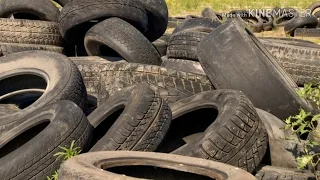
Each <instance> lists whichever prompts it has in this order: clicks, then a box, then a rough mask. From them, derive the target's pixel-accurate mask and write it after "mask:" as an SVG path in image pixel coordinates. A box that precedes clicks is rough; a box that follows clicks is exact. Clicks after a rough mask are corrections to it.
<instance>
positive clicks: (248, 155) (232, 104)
mask: <svg viewBox="0 0 320 180" xmlns="http://www.w3.org/2000/svg"><path fill="white" fill-rule="evenodd" d="M170 108H171V111H172V121H174V120H175V119H176V118H178V117H180V116H182V115H184V114H187V113H189V112H192V111H195V110H199V109H202V108H214V109H217V110H218V116H217V117H216V118H215V119H213V122H212V124H211V125H210V126H208V127H207V129H206V130H205V131H204V132H203V135H201V137H200V138H198V139H195V140H193V141H191V142H188V143H186V144H185V145H183V146H181V147H179V148H178V149H176V150H174V151H173V152H171V153H174V154H180V155H185V156H192V157H197V158H202V159H209V160H213V161H219V162H223V163H226V164H230V165H233V166H237V167H240V168H242V169H244V170H246V171H249V172H254V171H255V169H256V168H257V167H258V166H259V164H260V162H261V160H262V158H263V157H264V155H265V153H266V150H267V144H268V137H267V133H266V130H265V128H264V126H263V123H262V122H261V120H260V118H259V116H258V115H257V112H256V110H255V109H254V107H253V105H252V103H251V102H250V100H249V99H248V98H247V97H246V96H245V95H244V94H243V93H241V92H239V91H234V90H214V91H209V92H202V93H198V94H196V95H193V96H191V97H188V98H185V99H182V100H180V101H177V102H176V103H173V104H172V105H170ZM199 120H200V119H199ZM199 120H196V119H195V123H196V121H199ZM171 131H183V129H179V130H178V129H171ZM169 132H170V130H169ZM165 141H166V140H164V144H165ZM168 141H170V139H168Z"/></svg>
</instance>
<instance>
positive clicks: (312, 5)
mask: <svg viewBox="0 0 320 180" xmlns="http://www.w3.org/2000/svg"><path fill="white" fill-rule="evenodd" d="M317 8H320V2H319V1H316V2H313V3H312V4H311V5H310V6H309V7H308V8H307V9H309V10H310V12H311V14H313V13H314V10H316V9H317Z"/></svg>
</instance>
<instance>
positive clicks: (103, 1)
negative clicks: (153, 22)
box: [59, 0, 148, 43]
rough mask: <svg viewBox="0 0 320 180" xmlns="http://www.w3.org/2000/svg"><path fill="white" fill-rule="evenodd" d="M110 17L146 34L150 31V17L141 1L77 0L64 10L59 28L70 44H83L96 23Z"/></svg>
mask: <svg viewBox="0 0 320 180" xmlns="http://www.w3.org/2000/svg"><path fill="white" fill-rule="evenodd" d="M110 17H118V18H121V19H123V20H125V21H127V22H129V23H130V24H132V25H133V26H134V27H135V28H137V29H138V30H140V32H142V33H144V32H146V30H147V29H148V16H147V12H146V10H145V8H144V5H143V4H142V3H141V2H140V0H130V1H127V0H117V1H114V0H96V1H94V2H93V1H92V0H77V1H71V2H69V3H68V4H67V5H66V6H64V7H63V8H62V11H61V14H60V17H59V28H60V33H61V35H62V37H63V38H64V39H65V40H66V41H67V42H69V43H76V42H80V43H81V42H83V38H84V36H85V34H86V32H87V31H88V30H89V29H90V28H91V27H92V26H94V25H95V24H96V23H94V22H92V23H90V21H91V20H99V21H102V20H104V19H108V18H110Z"/></svg>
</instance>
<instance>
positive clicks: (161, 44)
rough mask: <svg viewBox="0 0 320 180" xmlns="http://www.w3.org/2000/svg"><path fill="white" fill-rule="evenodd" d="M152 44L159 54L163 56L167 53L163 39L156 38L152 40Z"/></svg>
mask: <svg viewBox="0 0 320 180" xmlns="http://www.w3.org/2000/svg"><path fill="white" fill-rule="evenodd" d="M152 44H153V46H154V47H155V48H156V49H157V51H158V53H159V54H160V56H161V57H162V56H165V55H166V54H167V47H168V44H167V42H166V41H165V40H162V39H157V40H155V41H153V42H152Z"/></svg>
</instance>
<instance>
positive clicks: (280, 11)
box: [271, 7, 298, 19]
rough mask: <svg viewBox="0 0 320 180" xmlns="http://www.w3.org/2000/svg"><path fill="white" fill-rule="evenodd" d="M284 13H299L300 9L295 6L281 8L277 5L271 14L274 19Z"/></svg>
mask: <svg viewBox="0 0 320 180" xmlns="http://www.w3.org/2000/svg"><path fill="white" fill-rule="evenodd" d="M284 14H298V11H297V10H296V9H294V8H279V7H276V8H274V9H273V11H272V13H271V15H272V17H273V19H276V18H278V17H280V16H282V15H284Z"/></svg>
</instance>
